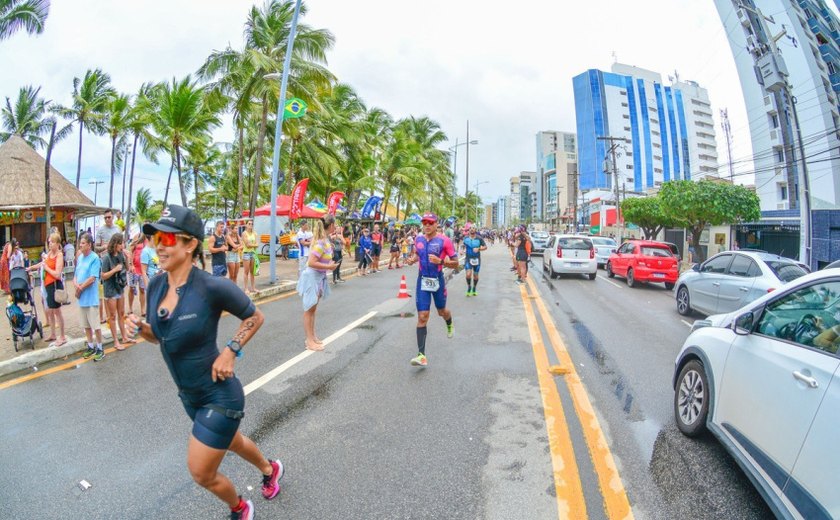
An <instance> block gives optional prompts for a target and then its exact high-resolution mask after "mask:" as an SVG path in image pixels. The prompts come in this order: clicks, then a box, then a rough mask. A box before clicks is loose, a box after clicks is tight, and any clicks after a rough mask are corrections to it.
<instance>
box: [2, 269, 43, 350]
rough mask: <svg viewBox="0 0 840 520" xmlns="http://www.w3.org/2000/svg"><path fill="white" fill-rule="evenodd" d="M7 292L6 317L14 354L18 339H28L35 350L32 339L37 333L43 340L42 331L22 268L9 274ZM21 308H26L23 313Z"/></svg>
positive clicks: (27, 275)
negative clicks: (8, 297) (8, 293)
mask: <svg viewBox="0 0 840 520" xmlns="http://www.w3.org/2000/svg"><path fill="white" fill-rule="evenodd" d="M9 290H10V291H12V298H11V302H9V304H8V305H7V306H6V317H7V318H8V319H9V325H10V326H11V328H12V342H13V343H14V346H15V352H17V351H18V338H20V339H23V338H26V337H29V342H30V344H31V345H32V349H33V350H34V349H35V340H34V339H33V337H34V336H35V333H36V332H37V333H38V335H40V336H41V339H43V338H44V329H43V327H42V326H41V323H40V322H39V321H38V310H37V307H36V306H35V298H33V297H32V286H31V285H30V284H29V273H27V272H26V269H25V268H23V267H16V268H14V269H12V270H11V272H10V273H9ZM21 306H24V307H27V306H28V310H27V311H24V309H23V308H21Z"/></svg>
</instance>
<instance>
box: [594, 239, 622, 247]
mask: <svg viewBox="0 0 840 520" xmlns="http://www.w3.org/2000/svg"><path fill="white" fill-rule="evenodd" d="M592 243H593V244H595V245H596V246H610V247H615V246H616V245H617V244H616V243H615V240H613V239H611V238H593V239H592Z"/></svg>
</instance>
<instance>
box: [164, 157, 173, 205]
mask: <svg viewBox="0 0 840 520" xmlns="http://www.w3.org/2000/svg"><path fill="white" fill-rule="evenodd" d="M173 171H175V161H172V164H170V165H169V177H167V178H166V191H165V192H163V207H164V208H165V207H166V205H167V203H168V202H169V183H170V182H172V172H173Z"/></svg>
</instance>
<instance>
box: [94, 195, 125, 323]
mask: <svg viewBox="0 0 840 520" xmlns="http://www.w3.org/2000/svg"><path fill="white" fill-rule="evenodd" d="M102 218H103V219H104V220H105V224H103V225H102V226H100V227H99V229H97V230H96V243H95V244H94V246H93V250H94V251H96V254H98V255H99V259H100V260H104V259H105V252H106V250H107V249H108V244H109V243H110V242H111V237H113V236H114V235H115V234H117V233H119V232H120V228H118V227H117V225H116V224H114V212H113V211H111V210H110V209H106V210H105V213H104V214H103V216H102ZM105 310H106V305H105V288H104V286H103V279H101V278H100V280H99V322H100V323H105Z"/></svg>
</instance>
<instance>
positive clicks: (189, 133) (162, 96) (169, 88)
mask: <svg viewBox="0 0 840 520" xmlns="http://www.w3.org/2000/svg"><path fill="white" fill-rule="evenodd" d="M154 105H155V111H154V113H153V115H152V121H153V126H154V128H155V130H156V131H157V134H158V136H160V138H161V140H162V141H164V142H165V143H166V144H167V146H168V147H169V148H170V152H171V153H172V154H173V156H172V159H173V161H174V164H175V167H176V169H177V172H178V185H179V187H180V191H181V202H182V203H183V205H184V206H186V205H187V194H186V188H185V186H184V179H183V176H182V170H181V150H182V149H183V147H184V146H186V145H189V143H191V142H194V141H197V140H201V139H207V140H209V134H210V132H211V131H212V130H213V129H214V128H216V127H217V126H219V125H220V124H221V120H220V119H219V111H220V109H221V107H219V106H214V103H213V101H212V100H211V99H210V98H209V97H208V96H207V94H206V92H205V90H204V89H202V88H201V87H199V86H198V85H197V84H196V83H195V82H194V81H193V80H192V78H191V77H190V76H187V77H186V78H184V79H182V80H181V81H177V80H175V79H174V78H173V79H172V83H171V84H168V83H164V84H162V85H160V87H159V88H157V89H155V101H154Z"/></svg>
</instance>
